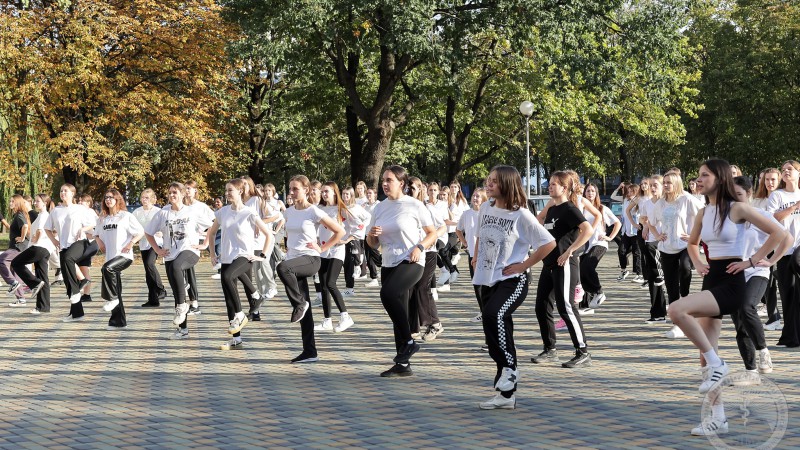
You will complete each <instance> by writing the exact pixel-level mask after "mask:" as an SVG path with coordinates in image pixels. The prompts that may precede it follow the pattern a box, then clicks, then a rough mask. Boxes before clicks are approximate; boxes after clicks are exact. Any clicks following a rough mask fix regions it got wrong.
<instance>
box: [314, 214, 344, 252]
mask: <svg viewBox="0 0 800 450" xmlns="http://www.w3.org/2000/svg"><path fill="white" fill-rule="evenodd" d="M320 209H322V210H323V211H324V212H325V214H327V215H328V217H330V218H331V219H333V220H335V221H336V222H339V207H338V206H337V205H333V206H323V207H321V208H320ZM333 235H334V233H333V231H331V230H330V229H329V228H328V227H326V226H325V224H322V223H321V224H319V245H320V246H323V245H325V243H326V242H328V241H329V240H331V238H333ZM344 254H345V246H344V244H336V245H334V246H333V247H331V248H329V249H328V251H326V252H322V253H320V255H319V256H320V257H321V258H325V259H338V260H339V261H344Z"/></svg>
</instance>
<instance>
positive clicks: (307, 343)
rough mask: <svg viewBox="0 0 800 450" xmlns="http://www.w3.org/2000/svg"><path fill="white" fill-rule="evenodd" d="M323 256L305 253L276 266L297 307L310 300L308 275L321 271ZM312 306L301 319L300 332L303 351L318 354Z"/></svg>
mask: <svg viewBox="0 0 800 450" xmlns="http://www.w3.org/2000/svg"><path fill="white" fill-rule="evenodd" d="M320 265H321V258H320V257H319V256H309V255H303V256H298V257H296V258H292V259H286V260H283V261H281V263H280V264H278V267H277V268H276V269H277V271H278V277H279V278H280V279H281V281H282V282H283V288H284V290H285V291H286V296H287V297H289V302H291V304H292V306H293V307H295V308H297V307H299V306H300V305H302V304H303V302H307V301H309V295H308V277H313V276H314V274H315V273H317V272H319V268H320ZM312 309H313V308H311V306H309V307H308V311H306V315H305V316H303V319H302V320H301V321H300V333H301V334H302V336H303V353H304V354H306V355H308V356H317V344H316V341H315V340H314V317H313V315H312V314H311V312H312Z"/></svg>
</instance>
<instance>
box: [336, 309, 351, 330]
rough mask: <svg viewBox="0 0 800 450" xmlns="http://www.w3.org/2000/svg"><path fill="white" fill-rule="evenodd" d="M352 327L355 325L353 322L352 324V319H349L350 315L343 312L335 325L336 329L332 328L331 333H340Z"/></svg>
mask: <svg viewBox="0 0 800 450" xmlns="http://www.w3.org/2000/svg"><path fill="white" fill-rule="evenodd" d="M353 325H355V322H353V318H352V317H350V314H348V313H346V312H343V313H342V314H341V315H340V316H339V324H338V325H336V328H334V329H333V331H335V332H337V333H341V332H342V331H345V330H347V329H348V328H350V327H352V326H353Z"/></svg>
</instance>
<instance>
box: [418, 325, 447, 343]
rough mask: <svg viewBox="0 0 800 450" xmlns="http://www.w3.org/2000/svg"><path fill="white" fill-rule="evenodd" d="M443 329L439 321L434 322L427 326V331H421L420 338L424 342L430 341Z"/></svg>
mask: <svg viewBox="0 0 800 450" xmlns="http://www.w3.org/2000/svg"><path fill="white" fill-rule="evenodd" d="M443 331H444V327H443V326H442V323H441V322H439V323H435V324H433V325H431V326H429V327H428V330H427V331H425V332H424V333H422V336H421V338H422V340H423V341H425V342H430V341H433V340H436V338H437V337H438V336H439V335H440V334H442V332H443Z"/></svg>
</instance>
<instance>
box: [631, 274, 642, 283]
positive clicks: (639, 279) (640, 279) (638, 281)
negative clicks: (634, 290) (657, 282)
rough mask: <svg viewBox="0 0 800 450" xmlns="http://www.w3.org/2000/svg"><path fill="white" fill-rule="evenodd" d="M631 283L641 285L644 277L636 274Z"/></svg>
mask: <svg viewBox="0 0 800 450" xmlns="http://www.w3.org/2000/svg"><path fill="white" fill-rule="evenodd" d="M631 283H636V284H642V283H644V277H643V276H641V275H639V274H636V276H635V277H633V278H631Z"/></svg>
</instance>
